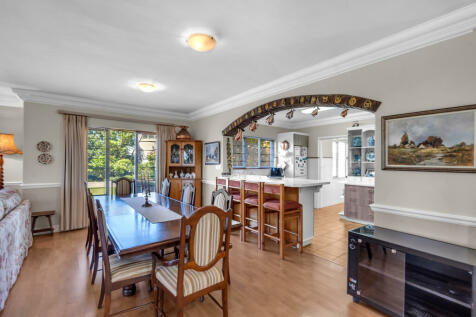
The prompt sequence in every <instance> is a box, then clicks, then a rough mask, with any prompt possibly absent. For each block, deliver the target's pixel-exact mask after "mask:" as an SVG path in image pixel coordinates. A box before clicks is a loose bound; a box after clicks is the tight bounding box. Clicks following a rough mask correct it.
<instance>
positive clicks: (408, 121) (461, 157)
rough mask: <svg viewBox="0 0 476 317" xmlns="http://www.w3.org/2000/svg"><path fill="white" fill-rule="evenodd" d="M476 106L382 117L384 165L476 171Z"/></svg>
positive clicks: (385, 167)
mask: <svg viewBox="0 0 476 317" xmlns="http://www.w3.org/2000/svg"><path fill="white" fill-rule="evenodd" d="M475 133H476V105H470V106H461V107H453V108H445V109H438V110H429V111H421V112H413V113H405V114H399V115H392V116H384V117H382V168H383V169H384V170H405V171H428V172H470V173H474V172H476V162H475V156H476V155H475V147H474V140H475V139H476V135H475Z"/></svg>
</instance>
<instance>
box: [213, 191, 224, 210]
mask: <svg viewBox="0 0 476 317" xmlns="http://www.w3.org/2000/svg"><path fill="white" fill-rule="evenodd" d="M213 206H216V207H218V208H220V209H223V210H226V209H227V208H226V207H227V206H226V197H225V195H224V194H223V193H218V194H217V195H216V196H215V201H214V202H213Z"/></svg>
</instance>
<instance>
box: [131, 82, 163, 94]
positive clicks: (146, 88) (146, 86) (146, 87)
mask: <svg viewBox="0 0 476 317" xmlns="http://www.w3.org/2000/svg"><path fill="white" fill-rule="evenodd" d="M136 87H137V89H139V90H141V91H142V92H154V91H156V90H157V89H159V87H158V86H157V85H156V84H152V83H137V84H136Z"/></svg>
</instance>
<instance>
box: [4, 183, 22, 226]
mask: <svg viewBox="0 0 476 317" xmlns="http://www.w3.org/2000/svg"><path fill="white" fill-rule="evenodd" d="M20 203H21V196H20V194H19V193H18V192H17V191H16V190H14V189H8V188H4V189H2V190H0V219H2V218H3V217H4V216H5V215H6V214H8V213H9V212H10V211H12V210H13V209H15V208H16V207H17V206H18V205H20Z"/></svg>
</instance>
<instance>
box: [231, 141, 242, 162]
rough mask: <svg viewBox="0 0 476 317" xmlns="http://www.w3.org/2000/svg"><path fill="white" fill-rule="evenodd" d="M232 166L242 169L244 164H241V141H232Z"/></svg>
mask: <svg viewBox="0 0 476 317" xmlns="http://www.w3.org/2000/svg"><path fill="white" fill-rule="evenodd" d="M232 166H233V167H244V163H243V140H240V141H236V140H233V157H232Z"/></svg>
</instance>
